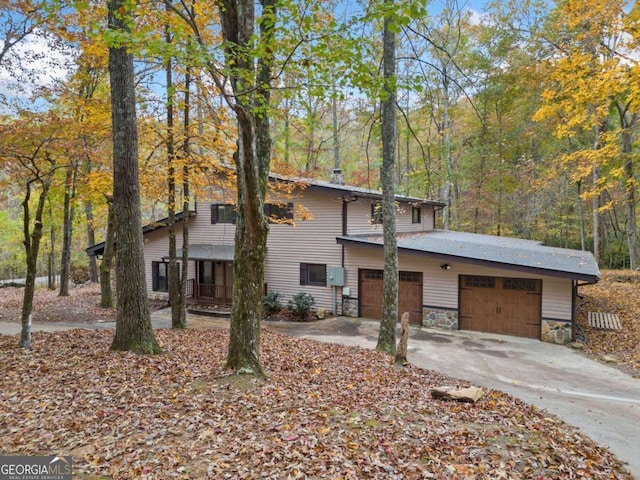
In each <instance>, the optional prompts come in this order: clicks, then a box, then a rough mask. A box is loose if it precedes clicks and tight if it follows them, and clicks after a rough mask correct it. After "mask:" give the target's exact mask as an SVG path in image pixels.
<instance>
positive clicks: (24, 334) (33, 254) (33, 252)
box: [20, 178, 49, 349]
mask: <svg viewBox="0 0 640 480" xmlns="http://www.w3.org/2000/svg"><path fill="white" fill-rule="evenodd" d="M36 181H38V182H39V183H40V186H41V190H40V197H39V198H38V206H37V207H36V214H35V218H34V222H33V223H34V226H33V232H31V233H30V232H29V225H30V223H31V216H30V211H29V200H30V198H31V188H32V185H31V184H32V181H30V182H28V183H27V192H26V194H25V198H24V201H23V202H22V210H23V213H24V217H23V220H22V222H23V233H24V249H25V253H26V256H27V277H26V280H25V285H24V296H23V299H22V313H21V316H20V322H21V324H22V328H21V332H20V346H21V347H22V348H25V349H31V315H32V312H33V296H34V294H35V288H36V275H37V264H38V251H39V249H40V239H41V238H42V227H43V225H42V212H43V211H44V204H45V199H46V197H47V193H48V191H49V181H48V180H47V181H45V180H43V179H42V178H39V179H37V180H36Z"/></svg>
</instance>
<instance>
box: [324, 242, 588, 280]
mask: <svg viewBox="0 0 640 480" xmlns="http://www.w3.org/2000/svg"><path fill="white" fill-rule="evenodd" d="M336 241H337V243H339V244H349V243H351V244H354V245H359V246H362V247H370V248H383V244H381V243H378V242H369V241H366V240H362V239H354V238H346V237H337V238H336ZM398 252H403V253H408V254H410V255H419V256H423V257H427V258H434V259H438V260H442V261H448V262H459V263H464V264H467V265H480V266H485V267H486V266H490V267H494V268H501V269H503V270H510V271H516V272H522V273H537V274H540V275H546V276H550V277H557V278H566V279H568V280H581V281H583V282H586V283H585V284H594V283H597V282H598V280H600V276H599V275H595V274H587V273H580V272H569V271H565V270H554V269H550V268H544V267H532V266H527V265H516V264H513V263H503V262H497V261H494V260H484V259H481V258H470V257H463V256H458V255H450V254H444V253H438V252H428V251H424V250H416V249H412V248H406V247H400V246H399V247H398Z"/></svg>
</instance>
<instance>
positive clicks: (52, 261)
mask: <svg viewBox="0 0 640 480" xmlns="http://www.w3.org/2000/svg"><path fill="white" fill-rule="evenodd" d="M51 210H52V209H51V202H49V215H50V217H49V218H52V217H53V214H52V212H51ZM49 237H50V238H49V240H50V244H51V245H50V248H49V258H48V259H47V288H48V289H49V290H55V289H56V229H55V227H54V226H53V225H51V229H50V230H49Z"/></svg>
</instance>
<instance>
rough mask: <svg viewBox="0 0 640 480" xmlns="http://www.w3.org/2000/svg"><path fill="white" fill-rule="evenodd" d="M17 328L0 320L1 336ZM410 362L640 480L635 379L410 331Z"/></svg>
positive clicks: (355, 326)
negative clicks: (498, 396) (561, 424)
mask: <svg viewBox="0 0 640 480" xmlns="http://www.w3.org/2000/svg"><path fill="white" fill-rule="evenodd" d="M153 323H154V327H156V328H168V327H170V313H169V312H167V311H166V310H165V311H160V312H154V314H153ZM188 324H190V325H191V326H192V327H195V328H202V327H209V328H228V324H229V323H228V320H226V319H215V318H207V317H195V316H190V318H189V319H188ZM263 325H264V326H265V328H267V329H269V330H272V331H276V332H280V333H283V334H286V335H292V336H297V337H304V338H310V339H314V340H319V341H322V342H327V343H339V344H343V345H352V346H360V347H365V348H375V345H376V341H377V338H378V325H379V324H378V322H375V321H368V320H363V319H353V318H345V317H339V318H335V319H326V320H320V321H316V322H309V323H297V322H264V324H263ZM114 326H115V325H114V323H113V322H107V323H99V324H82V325H72V324H35V325H34V326H33V329H34V331H35V330H48V331H54V330H64V329H68V328H78V327H85V328H91V329H95V328H100V329H103V328H114ZM19 331H20V325H19V324H18V323H8V322H0V334H16V333H19ZM408 357H409V361H410V362H411V363H412V364H414V365H416V366H419V367H422V368H428V369H431V370H435V371H437V372H441V373H444V374H446V375H449V376H452V377H456V378H461V379H464V380H467V381H469V382H471V383H472V384H474V385H477V386H482V387H486V388H492V389H496V390H501V391H503V392H507V393H509V394H511V395H513V396H515V397H518V398H520V399H522V400H524V401H525V402H527V403H530V404H533V405H537V406H538V407H539V408H541V409H544V410H546V411H547V412H549V413H552V414H555V415H558V416H559V417H560V418H562V419H563V420H564V421H565V422H567V423H569V424H571V425H574V426H576V427H578V428H580V430H581V431H582V432H583V433H585V434H586V435H588V436H589V437H590V438H592V439H593V440H594V441H595V442H597V443H598V444H600V445H603V446H606V447H608V448H609V449H610V450H611V451H612V452H613V453H614V454H615V455H616V456H617V457H618V458H620V459H621V460H622V461H624V462H627V464H628V469H629V471H630V472H631V473H632V474H633V476H634V477H635V478H638V479H639V480H640V454H639V452H640V380H639V379H635V378H633V377H631V376H629V375H626V374H624V373H622V372H620V371H619V370H617V369H615V368H613V367H611V366H608V365H604V364H600V363H597V362H595V361H593V360H590V359H588V358H586V357H584V356H582V355H580V354H579V353H578V352H576V351H575V350H572V349H570V348H567V347H564V346H560V345H551V344H547V343H542V342H539V341H536V340H529V339H523V338H517V337H508V336H502V335H493V334H485V333H477V332H468V331H464V332H443V331H440V330H434V329H425V328H415V327H412V328H411V332H410V335H409V352H408Z"/></svg>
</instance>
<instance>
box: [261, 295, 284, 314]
mask: <svg viewBox="0 0 640 480" xmlns="http://www.w3.org/2000/svg"><path fill="white" fill-rule="evenodd" d="M262 308H263V309H264V313H266V314H268V315H270V314H272V313H278V312H279V311H280V310H282V304H281V303H280V292H276V291H275V290H269V293H267V294H266V295H265V296H264V297H262Z"/></svg>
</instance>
